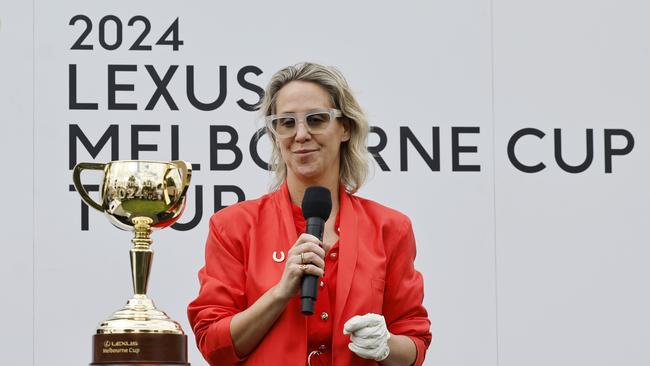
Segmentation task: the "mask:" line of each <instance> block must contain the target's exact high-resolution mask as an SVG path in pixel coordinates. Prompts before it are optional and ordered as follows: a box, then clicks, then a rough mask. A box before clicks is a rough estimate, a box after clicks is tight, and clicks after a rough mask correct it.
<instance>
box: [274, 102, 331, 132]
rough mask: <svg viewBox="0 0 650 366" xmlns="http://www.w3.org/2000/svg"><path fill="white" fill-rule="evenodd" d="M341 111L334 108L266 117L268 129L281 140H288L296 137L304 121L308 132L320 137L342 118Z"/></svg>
mask: <svg viewBox="0 0 650 366" xmlns="http://www.w3.org/2000/svg"><path fill="white" fill-rule="evenodd" d="M342 116H343V114H342V113H341V111H340V110H338V109H334V108H327V109H314V110H311V111H308V112H302V113H282V114H272V115H270V116H266V118H265V120H266V127H267V128H268V129H269V130H271V132H272V133H273V134H274V135H275V136H276V137H279V138H288V137H293V136H295V135H296V128H297V127H298V123H300V121H303V123H304V124H305V127H307V131H309V133H310V134H312V135H318V134H319V133H323V132H325V131H326V130H327V128H328V127H329V126H330V125H331V124H332V122H334V120H335V119H336V118H337V117H342Z"/></svg>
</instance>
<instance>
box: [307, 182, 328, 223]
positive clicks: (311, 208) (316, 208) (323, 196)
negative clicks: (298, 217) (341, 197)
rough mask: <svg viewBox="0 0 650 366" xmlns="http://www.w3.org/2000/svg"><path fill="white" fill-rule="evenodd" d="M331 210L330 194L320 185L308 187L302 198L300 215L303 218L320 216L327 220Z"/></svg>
mask: <svg viewBox="0 0 650 366" xmlns="http://www.w3.org/2000/svg"><path fill="white" fill-rule="evenodd" d="M331 211H332V194H331V193H330V191H329V189H327V188H325V187H320V186H312V187H308V188H307V190H306V191H305V195H304V196H303V198H302V215H303V216H304V217H305V218H309V217H320V218H321V219H323V220H327V218H328V217H330V212H331Z"/></svg>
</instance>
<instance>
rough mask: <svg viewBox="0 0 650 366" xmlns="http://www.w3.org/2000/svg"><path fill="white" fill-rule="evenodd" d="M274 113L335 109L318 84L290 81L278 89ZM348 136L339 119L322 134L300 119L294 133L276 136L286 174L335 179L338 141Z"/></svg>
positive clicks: (311, 178) (313, 178) (305, 179)
mask: <svg viewBox="0 0 650 366" xmlns="http://www.w3.org/2000/svg"><path fill="white" fill-rule="evenodd" d="M275 107H276V108H275V109H276V111H275V113H276V114H281V113H290V112H294V113H304V112H309V111H312V110H314V109H323V108H334V106H333V105H332V101H331V97H330V95H329V93H328V92H327V91H326V90H325V89H324V88H323V87H321V86H320V85H318V84H316V83H312V82H307V81H292V82H290V83H288V84H287V85H285V86H283V87H282V89H280V90H279V91H278V95H277V99H276V103H275ZM349 139H350V133H349V129H347V128H346V127H344V124H343V123H341V122H340V121H339V120H338V119H336V120H334V121H332V122H331V123H330V125H329V127H328V128H327V129H326V130H325V131H324V132H322V133H319V134H315V135H312V134H310V133H309V131H307V128H306V126H305V124H304V123H303V121H301V122H300V123H298V125H297V126H296V135H295V136H293V137H288V138H278V139H277V143H278V147H279V148H280V153H281V155H282V160H284V162H285V163H286V164H287V177H288V178H292V177H291V175H293V178H298V179H299V180H301V181H308V182H314V183H317V182H321V183H322V184H325V183H327V182H332V181H338V177H339V161H340V153H341V143H342V142H344V141H348V140H349Z"/></svg>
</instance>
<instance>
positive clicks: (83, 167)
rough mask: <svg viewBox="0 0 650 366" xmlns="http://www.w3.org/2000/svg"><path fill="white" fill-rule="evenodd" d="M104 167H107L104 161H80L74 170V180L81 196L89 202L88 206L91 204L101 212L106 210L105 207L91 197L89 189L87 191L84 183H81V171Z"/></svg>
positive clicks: (102, 168)
mask: <svg viewBox="0 0 650 366" xmlns="http://www.w3.org/2000/svg"><path fill="white" fill-rule="evenodd" d="M104 167H106V164H102V163H79V164H77V165H75V167H74V170H73V171H72V181H73V182H74V187H75V189H76V190H77V192H79V195H80V196H81V198H82V199H83V200H84V202H86V204H88V206H91V207H92V208H94V209H95V210H97V211H101V212H104V207H102V205H100V204H99V203H97V202H95V200H93V199H92V198H90V195H88V191H86V188H84V186H83V184H81V171H82V170H86V169H91V170H104Z"/></svg>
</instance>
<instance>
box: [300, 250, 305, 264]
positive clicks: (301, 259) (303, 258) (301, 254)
mask: <svg viewBox="0 0 650 366" xmlns="http://www.w3.org/2000/svg"><path fill="white" fill-rule="evenodd" d="M300 263H302V264H305V253H300Z"/></svg>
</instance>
